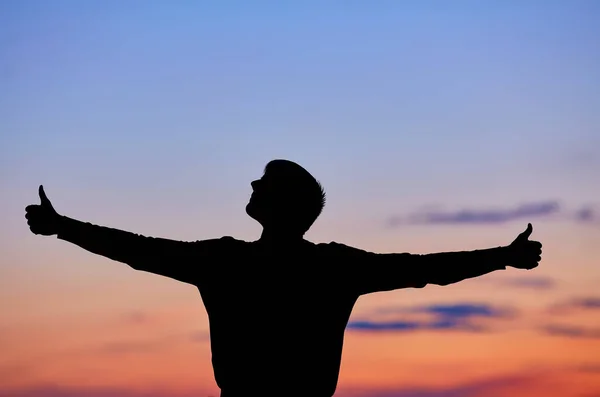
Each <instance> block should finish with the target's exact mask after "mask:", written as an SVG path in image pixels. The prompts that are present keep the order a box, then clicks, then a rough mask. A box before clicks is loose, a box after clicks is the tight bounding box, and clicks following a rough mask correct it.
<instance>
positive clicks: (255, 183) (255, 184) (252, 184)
mask: <svg viewBox="0 0 600 397" xmlns="http://www.w3.org/2000/svg"><path fill="white" fill-rule="evenodd" d="M250 185H251V186H252V189H253V190H256V188H257V187H258V181H257V180H256V181H252V182H250Z"/></svg>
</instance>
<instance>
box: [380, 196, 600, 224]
mask: <svg viewBox="0 0 600 397" xmlns="http://www.w3.org/2000/svg"><path fill="white" fill-rule="evenodd" d="M551 217H555V218H556V217H558V218H560V219H564V218H567V219H571V220H573V221H576V222H581V223H596V222H600V215H599V214H598V211H596V210H595V209H594V208H592V207H591V206H584V207H581V208H579V209H577V210H576V211H574V212H568V211H563V210H562V208H561V206H560V205H559V203H558V201H555V200H548V201H539V202H530V203H524V204H520V205H516V206H514V207H508V208H488V209H481V208H479V209H474V208H463V209H460V210H456V211H436V210H422V211H417V212H414V213H409V214H407V215H404V216H396V215H395V216H391V217H390V218H389V219H388V221H387V225H388V226H389V227H399V226H403V225H473V224H481V225H496V224H503V223H508V222H512V221H516V220H523V221H527V222H529V221H533V220H534V219H548V218H551Z"/></svg>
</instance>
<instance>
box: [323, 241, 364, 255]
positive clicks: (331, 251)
mask: <svg viewBox="0 0 600 397" xmlns="http://www.w3.org/2000/svg"><path fill="white" fill-rule="evenodd" d="M315 248H316V249H317V250H318V251H319V253H321V254H323V255H334V256H356V255H364V254H369V252H367V251H365V250H362V249H360V248H356V247H352V246H350V245H347V244H343V243H339V242H337V241H330V242H328V243H317V244H315Z"/></svg>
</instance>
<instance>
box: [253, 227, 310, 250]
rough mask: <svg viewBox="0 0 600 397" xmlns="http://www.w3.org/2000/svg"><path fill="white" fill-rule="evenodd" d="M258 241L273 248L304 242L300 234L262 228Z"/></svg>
mask: <svg viewBox="0 0 600 397" xmlns="http://www.w3.org/2000/svg"><path fill="white" fill-rule="evenodd" d="M258 241H260V242H261V243H264V244H268V245H273V246H278V245H294V244H298V243H302V242H304V236H303V234H301V233H292V232H289V231H286V230H276V229H275V230H274V229H267V228H264V229H263V231H262V234H261V236H260V239H259V240H258Z"/></svg>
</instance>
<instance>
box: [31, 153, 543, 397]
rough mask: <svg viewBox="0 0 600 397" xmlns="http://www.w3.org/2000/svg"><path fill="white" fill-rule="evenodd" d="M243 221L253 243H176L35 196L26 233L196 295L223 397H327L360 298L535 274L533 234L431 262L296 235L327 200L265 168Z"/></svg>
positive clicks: (288, 167)
mask: <svg viewBox="0 0 600 397" xmlns="http://www.w3.org/2000/svg"><path fill="white" fill-rule="evenodd" d="M251 185H252V190H253V193H252V196H251V198H250V201H249V202H248V204H247V206H246V212H247V214H248V215H249V216H251V217H252V218H253V219H255V220H256V221H258V222H259V223H260V224H261V225H262V227H263V232H262V235H261V237H260V239H258V240H257V241H252V242H246V241H242V240H238V239H235V238H233V237H229V236H227V237H222V238H218V239H211V240H201V241H194V242H183V241H174V240H169V239H163V238H153V237H145V236H142V235H138V234H134V233H130V232H126V231H122V230H117V229H112V228H108V227H103V226H98V225H93V224H91V223H87V222H82V221H78V220H75V219H72V218H69V217H66V216H63V215H59V214H58V213H57V212H56V211H55V210H54V208H53V207H52V204H51V203H50V200H48V198H47V197H46V194H45V193H44V189H43V186H40V187H39V195H40V199H41V204H39V205H29V206H27V207H26V215H25V217H26V218H27V220H28V221H27V223H28V225H29V227H30V229H31V231H32V232H33V233H35V234H41V235H45V236H50V235H55V234H56V235H57V237H58V238H59V239H62V240H65V241H68V242H70V243H73V244H76V245H78V246H80V247H82V248H84V249H86V250H88V251H90V252H92V253H95V254H98V255H102V256H105V257H107V258H110V259H112V260H115V261H119V262H122V263H125V264H127V265H129V266H130V267H132V268H133V269H136V270H143V271H147V272H152V273H155V274H159V275H163V276H166V277H170V278H173V279H176V280H179V281H183V282H186V283H190V284H193V285H195V286H197V287H198V290H199V292H200V295H201V297H202V300H203V302H204V305H205V307H206V311H207V313H208V318H209V326H210V341H211V349H212V363H213V369H214V376H215V380H216V382H217V385H218V386H219V387H220V389H221V397H238V396H255V395H256V396H259V395H260V396H319V397H320V396H323V397H325V396H327V397H329V396H332V395H333V394H334V392H335V389H336V385H337V381H338V375H339V369H340V362H341V356H342V345H343V340H344V330H345V328H346V325H347V323H348V319H349V317H350V313H351V312H352V308H353V306H354V304H355V302H356V300H357V299H358V298H359V297H360V296H361V295H364V294H369V293H372V292H378V291H390V290H395V289H400V288H423V287H425V285H427V284H437V285H447V284H451V283H456V282H459V281H461V280H464V279H467V278H472V277H477V276H481V275H483V274H486V273H489V272H492V271H494V270H499V269H505V268H506V266H512V267H516V268H519V269H532V268H534V267H536V266H537V265H538V262H539V261H540V260H541V257H540V255H541V247H542V245H541V244H540V243H539V242H537V241H530V240H528V237H529V236H530V235H531V232H532V226H531V224H529V225H528V226H527V230H525V232H523V233H521V234H520V235H519V236H518V237H517V238H516V239H515V240H514V241H513V242H512V243H511V244H510V245H508V246H504V247H497V248H491V249H482V250H475V251H465V252H445V253H434V254H428V255H415V254H408V253H398V254H394V253H390V254H377V253H372V252H367V251H364V250H361V249H358V248H353V247H349V246H347V245H344V244H339V243H335V242H331V243H321V244H315V243H312V242H310V241H307V240H305V239H304V237H303V236H304V234H305V233H306V231H307V230H308V229H309V228H310V227H311V225H312V224H313V222H314V221H315V220H316V219H317V217H318V216H319V214H320V213H321V211H322V209H323V206H324V204H325V193H324V191H323V189H322V187H321V185H320V184H319V182H317V181H316V180H315V178H314V177H313V176H312V175H311V174H309V173H308V172H307V171H306V170H305V169H304V168H302V167H301V166H299V165H298V164H296V163H293V162H291V161H287V160H273V161H271V162H270V163H269V164H267V166H266V167H265V172H264V175H263V176H262V177H261V178H260V179H259V180H256V181H253V182H252V184H251Z"/></svg>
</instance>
